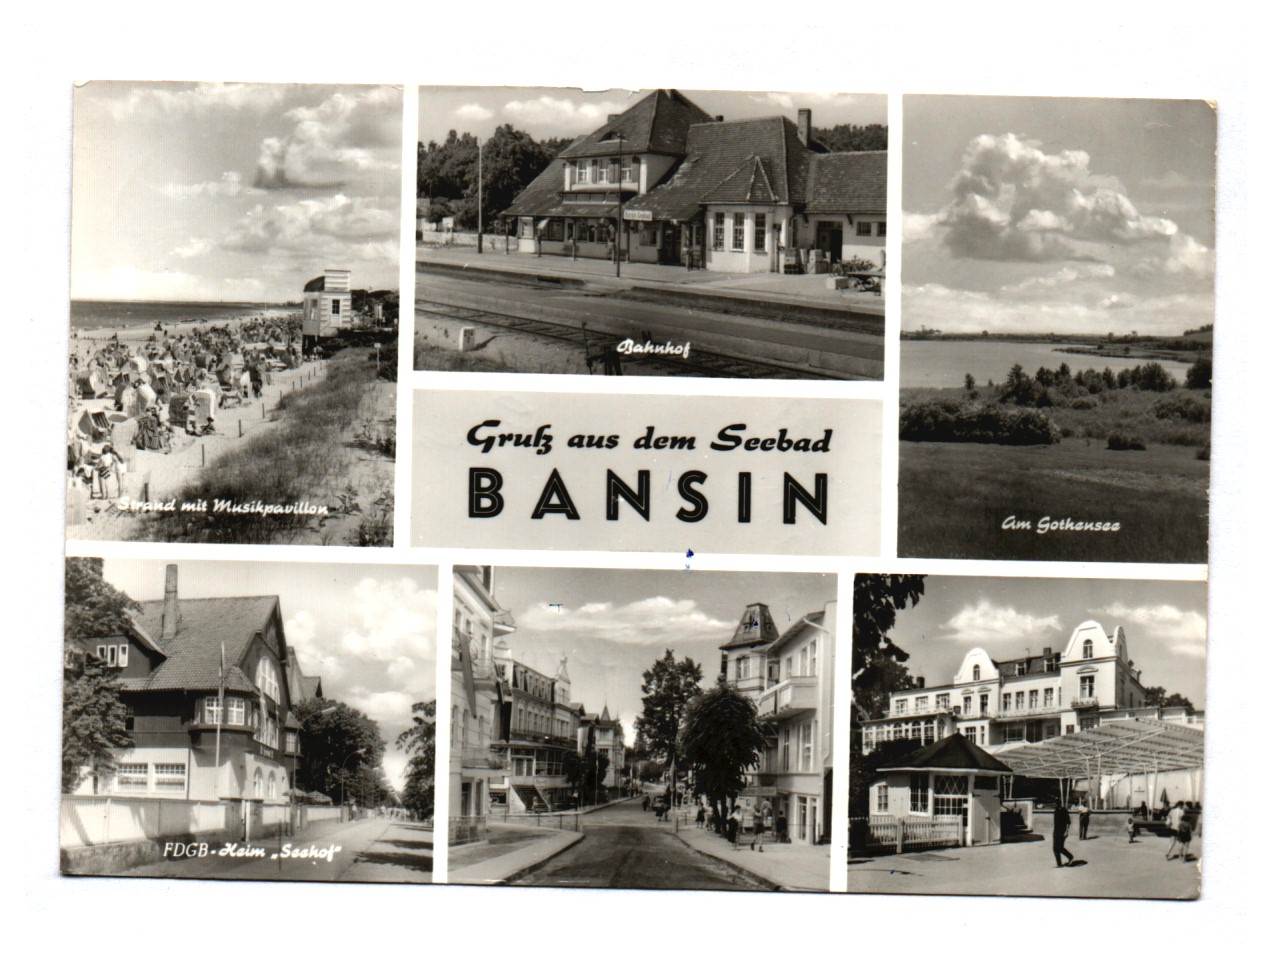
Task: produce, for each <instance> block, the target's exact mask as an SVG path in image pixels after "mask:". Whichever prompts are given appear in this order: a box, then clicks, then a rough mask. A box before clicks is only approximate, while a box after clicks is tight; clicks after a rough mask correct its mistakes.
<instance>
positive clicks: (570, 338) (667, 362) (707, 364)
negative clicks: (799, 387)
mask: <svg viewBox="0 0 1271 969" xmlns="http://www.w3.org/2000/svg"><path fill="white" fill-rule="evenodd" d="M415 309H416V310H419V311H422V312H425V313H430V314H432V315H433V316H442V317H446V318H448V319H453V320H458V321H460V322H463V323H479V324H481V325H483V326H492V327H498V328H499V329H504V330H512V331H514V332H517V333H529V334H533V335H534V336H540V337H545V338H547V339H549V340H557V341H560V342H562V343H568V344H571V345H573V346H579V347H582V348H583V349H584V350H585V351H589V350H591V349H592V348H593V347H594V348H595V349H599V348H600V346H601V345H602V342H603V341H605V340H606V339H612V338H613V337H612V334H607V333H602V332H598V331H591V330H588V329H586V327H585V325H574V324H568V323H554V322H552V321H550V320H541V319H536V318H535V317H530V316H515V315H512V314H510V313H496V312H494V311H492V310H483V309H477V308H475V307H471V306H462V305H459V304H457V303H445V302H441V301H439V300H435V299H416V300H415ZM628 359H629V360H630V361H631V362H632V363H635V362H652V363H656V364H658V365H659V366H663V367H666V368H668V369H672V370H680V371H683V372H684V373H691V374H696V375H698V376H708V377H746V378H749V379H757V378H759V379H782V380H789V379H791V378H799V379H803V380H832V379H836V378H834V377H833V376H832V375H830V374H827V373H823V372H821V371H819V370H815V369H812V368H805V367H799V366H796V365H794V364H783V363H774V362H772V361H768V360H752V359H750V358H748V357H740V356H732V355H729V354H725V353H719V352H717V351H714V350H699V349H697V348H694V349H693V351H692V358H691V359H689V360H685V359H683V358H682V357H671V356H665V357H663V356H654V355H650V356H648V357H644V356H636V357H630V358H628ZM839 379H841V378H839Z"/></svg>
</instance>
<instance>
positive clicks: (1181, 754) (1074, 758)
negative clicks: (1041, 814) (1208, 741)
mask: <svg viewBox="0 0 1271 969" xmlns="http://www.w3.org/2000/svg"><path fill="white" fill-rule="evenodd" d="M997 757H998V759H999V760H1001V761H1002V762H1003V763H1005V764H1007V765H1009V766H1010V768H1011V770H1013V771H1014V772H1015V773H1016V774H1017V775H1022V776H1024V777H1040V778H1053V779H1067V778H1085V777H1090V776H1091V775H1093V774H1121V773H1126V774H1141V773H1147V772H1154V771H1168V770H1188V769H1192V768H1197V767H1201V766H1203V764H1204V758H1205V736H1204V734H1203V733H1201V732H1200V731H1199V730H1195V729H1193V728H1191V727H1183V726H1179V725H1178V724H1173V723H1166V722H1162V721H1160V720H1137V719H1127V720H1117V721H1113V722H1111V723H1104V724H1102V725H1100V726H1098V727H1095V728H1093V729H1091V730H1083V731H1081V732H1080V733H1072V734H1065V735H1064V736H1062V737H1054V738H1052V739H1050V740H1043V741H1040V742H1039V743H1032V744H1020V745H1019V746H1018V747H1011V748H1008V749H1006V750H1001V751H998V754H997Z"/></svg>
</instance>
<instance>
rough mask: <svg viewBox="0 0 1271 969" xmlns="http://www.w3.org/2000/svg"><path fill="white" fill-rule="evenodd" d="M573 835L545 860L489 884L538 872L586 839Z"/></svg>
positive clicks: (504, 882)
mask: <svg viewBox="0 0 1271 969" xmlns="http://www.w3.org/2000/svg"><path fill="white" fill-rule="evenodd" d="M575 833H576V834H577V835H578V838H577V839H576V840H574V841H571V842H569V844H567V845H562V846H561V847H559V848H557V849H556V850H555V851H553V852H552V853H551V854H550V855H547V856H546V857H545V858H540V859H539V860H538V861H534V862H531V863H530V864H528V865H526V866H525V867H524V868H518V869H517V870H516V871H514V872H511V873H510V874H508V875H505V876H504V877H503V878H500V879H499V880H498V881H496V882H491V884H493V885H506V884H507V883H508V882H510V881H511V880H512V879H513V878H521V877H523V876H525V875H529V874H532V873H533V872H536V871H538V870H539V869H540V868H542V867H543V866H544V865H546V864H547V863H548V862H549V861H551V860H552V859H553V858H555V857H556V856H557V855H561V854H564V853H565V852H566V851H568V850H569V849H570V848H572V847H574V845H579V844H582V843H583V841H584V840H585V839H586V837H587V835H586V833H585V832H582V831H578V832H575ZM446 877H447V879H449V877H450V873H449V872H447V873H446Z"/></svg>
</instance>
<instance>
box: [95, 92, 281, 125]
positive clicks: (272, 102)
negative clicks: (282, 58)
mask: <svg viewBox="0 0 1271 969" xmlns="http://www.w3.org/2000/svg"><path fill="white" fill-rule="evenodd" d="M286 91H287V88H286V86H285V85H281V84H197V85H195V86H194V87H192V88H181V87H179V86H177V85H169V84H160V85H155V86H153V87H136V88H133V90H131V91H129V92H128V94H127V95H125V96H123V97H119V98H112V99H111V100H109V101H108V102H107V107H108V109H109V111H110V113H111V116H112V117H114V118H115V120H116V121H125V120H128V119H131V118H134V117H137V116H147V115H148V116H151V117H164V116H171V115H195V114H206V113H208V112H211V111H220V110H227V111H242V110H251V111H266V110H268V109H269V108H272V107H275V106H277V105H278V104H280V103H281V102H282V99H283V97H284V96H285V94H286Z"/></svg>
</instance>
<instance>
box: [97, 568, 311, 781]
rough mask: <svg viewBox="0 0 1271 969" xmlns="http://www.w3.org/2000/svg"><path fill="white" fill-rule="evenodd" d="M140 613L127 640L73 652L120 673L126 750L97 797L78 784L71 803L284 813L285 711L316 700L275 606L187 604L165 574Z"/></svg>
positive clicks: (174, 578) (291, 728)
mask: <svg viewBox="0 0 1271 969" xmlns="http://www.w3.org/2000/svg"><path fill="white" fill-rule="evenodd" d="M140 606H141V612H140V614H139V615H137V616H136V618H135V619H133V620H132V622H131V623H130V625H129V628H128V629H127V630H125V631H124V632H121V633H119V634H118V635H113V636H103V637H98V638H94V639H92V640H87V641H85V642H82V643H77V644H76V649H78V650H83V651H88V652H90V653H92V654H94V655H96V656H97V657H99V658H100V659H102V660H103V661H104V662H106V663H107V664H108V665H110V666H112V667H114V668H115V669H116V670H117V671H118V676H119V683H120V687H121V697H120V698H121V700H122V701H123V703H124V704H125V706H126V707H127V711H128V712H127V719H126V721H125V723H126V727H127V730H128V735H129V737H130V739H131V740H132V746H131V747H129V748H127V749H125V750H119V751H116V752H115V758H116V761H117V768H116V770H115V771H114V773H113V775H112V776H111V777H110V778H109V779H108V780H106V781H105V783H106V788H105V789H104V790H103V789H101V781H100V780H99V782H98V785H97V786H98V788H99V789H98V790H96V791H95V790H94V789H93V787H94V780H93V778H92V777H91V776H86V777H85V778H84V780H83V782H82V783H81V785H80V786H79V788H78V789H77V790H76V792H75V793H77V794H94V793H97V794H117V795H121V796H129V797H154V798H174V799H180V800H187V801H194V800H201V801H215V800H237V801H253V802H263V803H271V802H272V803H285V802H286V801H287V799H288V794H289V788H290V781H289V778H290V777H292V776H293V775H294V772H295V770H296V767H297V765H298V764H299V761H300V757H301V751H300V742H299V733H300V721H299V720H297V719H296V717H295V715H294V714H293V713H292V708H293V706H294V705H295V704H296V703H299V702H302V700H303V699H304V698H305V697H306V696H321V695H322V694H321V682H320V680H318V678H316V677H312V678H311V677H306V676H305V675H304V674H303V672H302V671H301V669H300V666H299V663H298V662H297V661H296V655H295V652H294V651H293V650H292V649H291V648H289V647H288V646H287V641H286V636H285V634H284V632H283V623H282V612H281V606H280V604H279V600H278V597H277V596H235V597H225V598H211V599H200V598H184V599H183V598H181V597H180V596H179V594H178V572H177V566H176V565H169V566H168V567H167V573H166V576H165V584H164V597H163V599H160V600H154V601H147V602H141V603H140ZM298 685H300V686H302V687H303V689H304V690H305V693H304V694H303V695H297V692H296V688H297V686H298ZM218 727H219V731H218ZM218 734H219V742H218Z"/></svg>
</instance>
